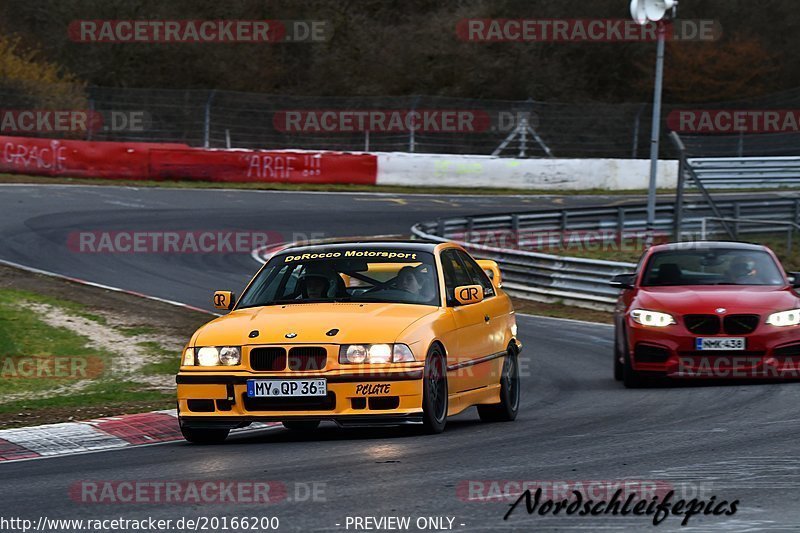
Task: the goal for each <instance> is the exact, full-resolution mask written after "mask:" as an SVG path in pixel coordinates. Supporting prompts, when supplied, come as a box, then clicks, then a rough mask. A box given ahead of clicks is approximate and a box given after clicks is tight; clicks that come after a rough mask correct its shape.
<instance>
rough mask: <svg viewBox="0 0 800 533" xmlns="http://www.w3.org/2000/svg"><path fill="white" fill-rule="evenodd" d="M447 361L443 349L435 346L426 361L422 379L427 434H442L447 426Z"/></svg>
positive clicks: (423, 419)
mask: <svg viewBox="0 0 800 533" xmlns="http://www.w3.org/2000/svg"><path fill="white" fill-rule="evenodd" d="M447 395H448V389H447V361H446V359H445V357H444V353H442V349H441V348H440V347H439V346H437V345H433V346H432V347H431V349H430V351H429V352H428V357H427V358H426V360H425V372H424V374H423V377H422V422H423V427H424V429H425V432H426V433H431V434H433V433H441V432H442V431H444V427H445V425H446V424H447V408H448V396H447Z"/></svg>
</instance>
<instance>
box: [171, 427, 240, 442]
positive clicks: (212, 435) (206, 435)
mask: <svg viewBox="0 0 800 533" xmlns="http://www.w3.org/2000/svg"><path fill="white" fill-rule="evenodd" d="M180 426H181V434H183V438H184V439H186V440H187V441H189V442H191V443H192V444H222V443H223V442H225V439H227V438H228V434H229V433H230V432H231V430H230V429H209V428H191V427H186V426H184V425H183V421H181V423H180Z"/></svg>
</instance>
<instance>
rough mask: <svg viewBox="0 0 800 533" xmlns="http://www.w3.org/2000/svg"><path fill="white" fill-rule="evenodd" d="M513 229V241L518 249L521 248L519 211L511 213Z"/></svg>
mask: <svg viewBox="0 0 800 533" xmlns="http://www.w3.org/2000/svg"><path fill="white" fill-rule="evenodd" d="M511 231H512V232H513V233H514V235H513V242H514V244H515V246H516V247H517V249H519V242H520V239H519V215H518V214H517V213H514V214H513V215H511Z"/></svg>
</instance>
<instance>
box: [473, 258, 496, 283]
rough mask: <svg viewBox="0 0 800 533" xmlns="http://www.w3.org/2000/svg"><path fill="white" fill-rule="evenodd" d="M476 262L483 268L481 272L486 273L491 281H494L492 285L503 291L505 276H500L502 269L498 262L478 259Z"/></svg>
mask: <svg viewBox="0 0 800 533" xmlns="http://www.w3.org/2000/svg"><path fill="white" fill-rule="evenodd" d="M476 262H477V263H478V266H479V267H481V270H483V271H484V272H486V274H487V275H488V276H489V279H491V280H492V285H494V286H495V288H497V289H501V288H502V287H503V276H502V274H500V267H499V266H498V265H497V262H496V261H492V260H490V259H478V260H477V261H476Z"/></svg>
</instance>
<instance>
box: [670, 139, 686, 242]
mask: <svg viewBox="0 0 800 533" xmlns="http://www.w3.org/2000/svg"><path fill="white" fill-rule="evenodd" d="M670 137H672V142H673V143H674V144H675V147H676V148H677V149H678V185H677V190H676V191H675V218H674V219H673V220H672V238H673V239H675V240H676V241H680V240H681V237H682V234H683V192H684V188H685V187H686V165H687V164H688V163H687V161H686V147H685V146H684V144H683V142H682V141H681V139H680V137H679V136H678V134H677V133H675V132H674V131H673V132H672V133H671V134H670Z"/></svg>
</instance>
